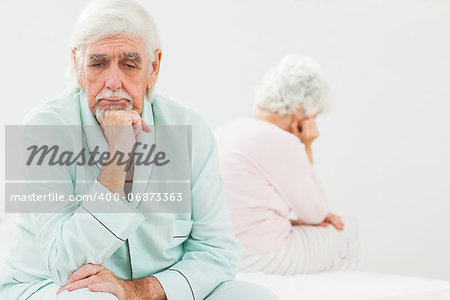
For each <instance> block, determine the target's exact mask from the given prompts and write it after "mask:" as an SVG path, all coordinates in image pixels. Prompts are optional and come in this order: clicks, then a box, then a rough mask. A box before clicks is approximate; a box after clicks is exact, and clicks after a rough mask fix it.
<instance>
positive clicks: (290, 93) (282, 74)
mask: <svg viewBox="0 0 450 300" xmlns="http://www.w3.org/2000/svg"><path fill="white" fill-rule="evenodd" d="M327 91H328V88H327V84H326V82H325V79H324V78H323V77H322V75H321V73H320V69H319V66H318V64H317V63H316V62H315V61H314V60H313V59H311V58H308V57H302V56H299V55H288V56H286V57H285V58H283V60H281V62H280V63H279V64H278V66H277V67H276V68H274V69H272V70H270V71H269V72H267V73H266V75H265V77H264V80H263V83H262V84H261V85H260V86H258V87H257V88H256V105H255V108H256V111H257V112H261V111H270V112H274V113H278V114H279V115H281V116H283V115H286V114H293V113H295V111H296V110H297V109H299V108H302V109H303V110H304V111H305V114H306V115H307V116H312V115H315V114H317V113H321V112H324V111H325V110H327V109H328V108H329V101H328V95H327V94H328V92H327Z"/></svg>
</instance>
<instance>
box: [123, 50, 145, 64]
mask: <svg viewBox="0 0 450 300" xmlns="http://www.w3.org/2000/svg"><path fill="white" fill-rule="evenodd" d="M123 57H124V58H125V59H129V60H132V61H134V62H135V63H138V62H140V61H141V56H140V55H139V54H138V53H136V52H130V53H125V54H124V55H123Z"/></svg>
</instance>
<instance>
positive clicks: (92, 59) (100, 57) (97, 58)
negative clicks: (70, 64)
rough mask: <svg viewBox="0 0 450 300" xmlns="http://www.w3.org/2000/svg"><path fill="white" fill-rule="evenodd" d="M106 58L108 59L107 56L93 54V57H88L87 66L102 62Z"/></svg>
mask: <svg viewBox="0 0 450 300" xmlns="http://www.w3.org/2000/svg"><path fill="white" fill-rule="evenodd" d="M107 58H108V56H107V55H105V54H93V55H91V56H89V64H92V63H95V62H97V61H102V60H105V59H107Z"/></svg>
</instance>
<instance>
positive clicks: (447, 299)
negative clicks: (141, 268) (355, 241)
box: [0, 215, 450, 300]
mask: <svg viewBox="0 0 450 300" xmlns="http://www.w3.org/2000/svg"><path fill="white" fill-rule="evenodd" d="M14 219H15V216H14V215H9V216H7V217H6V219H3V220H1V221H0V245H1V247H0V265H1V262H2V260H3V257H4V256H6V255H7V253H8V252H9V247H10V245H11V243H12V240H13V237H14V232H15V225H14ZM237 278H238V279H239V280H244V281H249V282H253V283H257V284H261V285H263V286H265V287H267V288H269V289H271V290H272V291H273V292H274V293H275V294H277V295H278V296H279V297H280V299H282V300H285V299H289V300H295V299H299V300H302V299H305V300H450V281H442V280H431V279H424V278H416V277H406V276H396V275H389V274H382V273H368V272H326V273H319V274H311V275H296V276H290V277H288V276H277V275H264V274H261V273H249V274H238V276H237ZM249 300H257V299H249Z"/></svg>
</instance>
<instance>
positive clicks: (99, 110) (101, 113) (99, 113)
mask: <svg viewBox="0 0 450 300" xmlns="http://www.w3.org/2000/svg"><path fill="white" fill-rule="evenodd" d="M132 109H133V106H132V105H130V104H129V103H127V104H110V105H102V106H97V107H96V109H95V117H96V118H97V121H98V122H99V123H101V121H102V120H103V118H104V117H105V113H106V112H107V111H112V110H124V111H131V110H132Z"/></svg>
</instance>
